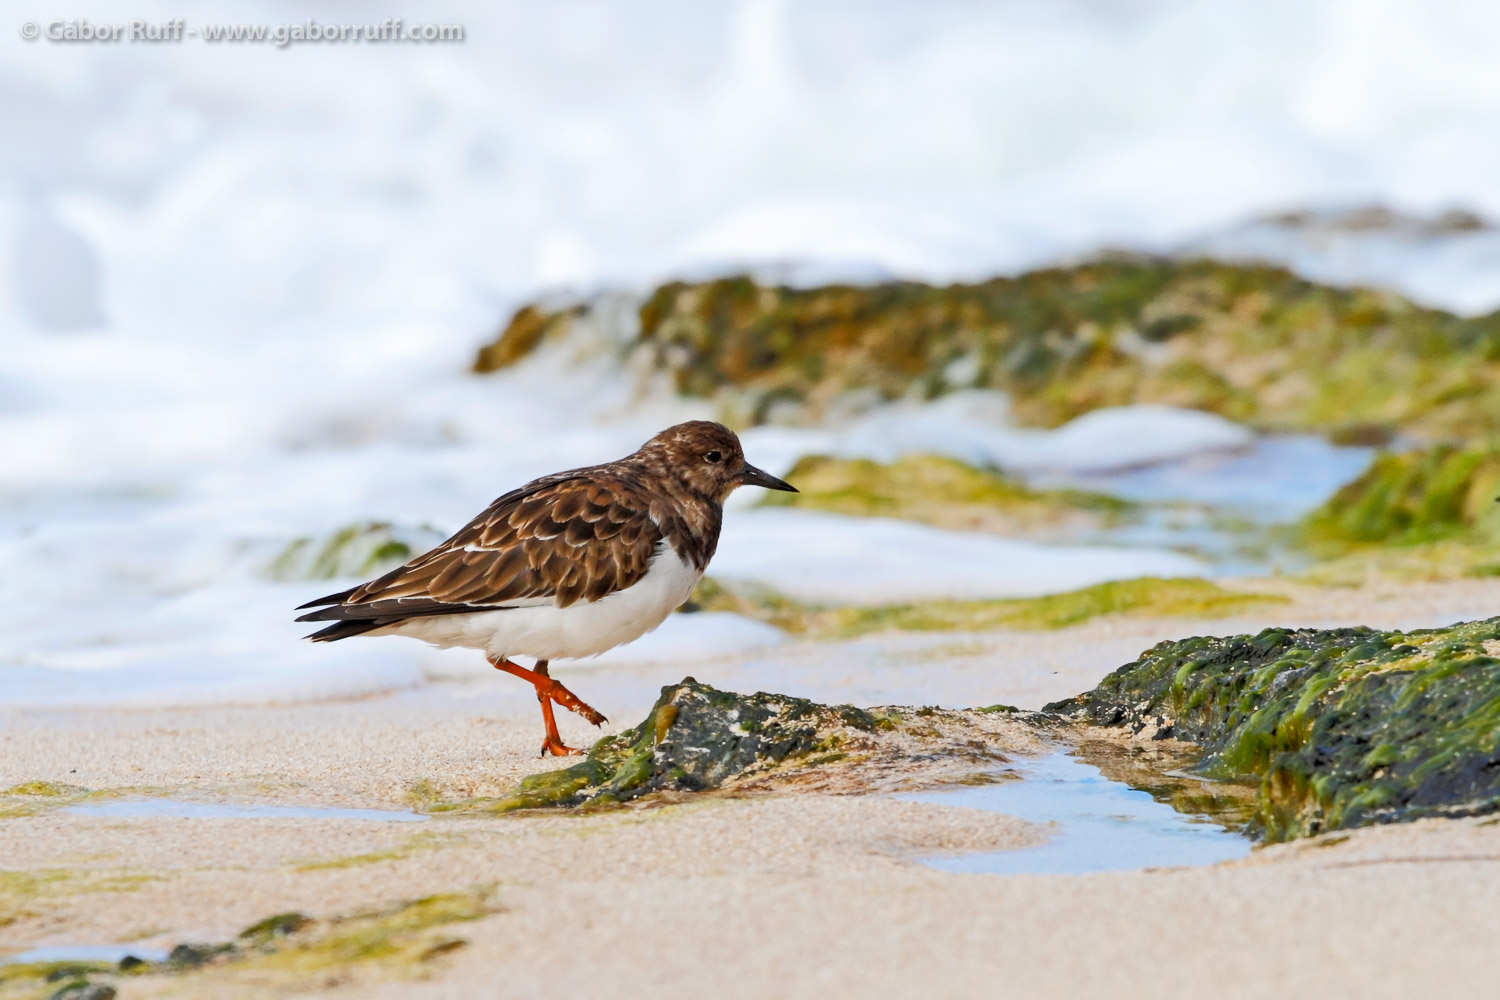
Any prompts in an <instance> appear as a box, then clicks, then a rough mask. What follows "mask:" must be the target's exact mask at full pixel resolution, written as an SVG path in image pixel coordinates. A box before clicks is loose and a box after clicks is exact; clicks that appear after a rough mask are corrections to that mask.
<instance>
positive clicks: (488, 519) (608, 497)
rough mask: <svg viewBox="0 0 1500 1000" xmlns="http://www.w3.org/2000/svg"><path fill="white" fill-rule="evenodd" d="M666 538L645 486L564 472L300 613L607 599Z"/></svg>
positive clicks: (639, 573)
mask: <svg viewBox="0 0 1500 1000" xmlns="http://www.w3.org/2000/svg"><path fill="white" fill-rule="evenodd" d="M590 471H593V470H590ZM661 540H662V533H661V530H660V529H659V528H658V527H657V526H656V523H655V522H654V521H652V520H651V517H650V515H649V513H648V510H647V502H646V501H645V499H644V498H643V497H641V496H640V494H639V491H638V489H637V488H635V487H634V486H632V485H631V484H629V483H627V482H624V481H622V480H619V479H604V478H600V477H599V476H597V475H585V474H583V473H562V474H559V475H557V476H549V477H547V478H545V479H539V480H537V481H535V482H533V483H530V484H528V485H526V486H524V487H522V488H521V489H519V490H515V491H513V492H511V493H507V494H506V495H505V496H503V497H501V498H499V499H498V500H496V501H495V502H494V503H492V504H490V506H489V507H488V508H486V509H485V511H484V512H483V513H482V514H480V515H479V516H478V517H476V518H475V519H474V520H473V521H470V522H469V523H468V524H467V525H466V526H465V527H464V528H463V529H462V530H460V531H459V532H458V533H457V534H456V535H454V536H453V537H452V538H450V539H448V540H447V541H445V542H443V543H442V544H441V545H439V546H438V547H437V548H435V549H433V550H432V551H430V552H427V553H425V554H423V555H420V556H418V557H417V558H415V559H413V560H411V561H410V562H408V563H407V564H406V565H404V566H400V567H398V568H396V569H394V570H392V571H391V572H389V573H387V574H385V575H384V576H382V577H379V578H377V579H374V580H371V581H370V582H369V583H366V584H363V585H361V586H358V587H355V588H354V589H353V590H349V591H345V592H344V593H342V594H331V595H329V596H328V597H326V598H322V599H320V600H318V601H314V602H312V603H311V604H308V605H304V607H312V606H314V605H318V604H327V605H331V606H329V607H324V608H321V609H320V610H318V611H314V612H311V613H309V614H306V615H303V616H302V617H300V618H298V619H297V620H298V621H351V620H356V621H361V622H364V621H369V620H371V619H388V620H387V621H383V622H381V624H391V623H393V622H395V621H399V620H401V619H403V618H412V617H416V616H420V615H440V614H455V613H462V612H467V611H487V610H492V609H495V608H502V607H506V606H507V605H514V604H515V603H525V604H532V603H536V602H537V601H538V600H548V601H549V602H555V603H556V604H557V605H558V606H559V607H567V606H568V605H570V604H572V603H574V602H575V601H579V600H586V601H597V600H599V599H600V598H601V597H604V596H606V595H608V594H612V593H614V592H615V591H617V590H623V589H625V588H626V587H629V586H630V585H631V584H633V583H635V582H636V581H637V580H639V579H641V577H643V576H645V575H646V570H647V568H648V566H649V564H650V561H651V557H652V555H654V554H655V552H656V549H657V546H658V544H659V543H660V542H661ZM299 610H300V609H299ZM377 627H378V626H377Z"/></svg>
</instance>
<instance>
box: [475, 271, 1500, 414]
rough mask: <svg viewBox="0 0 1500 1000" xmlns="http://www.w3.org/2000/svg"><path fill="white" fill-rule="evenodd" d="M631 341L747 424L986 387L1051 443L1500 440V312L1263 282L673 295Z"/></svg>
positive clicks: (1266, 275) (1131, 279) (1170, 278)
mask: <svg viewBox="0 0 1500 1000" xmlns="http://www.w3.org/2000/svg"><path fill="white" fill-rule="evenodd" d="M593 311H594V307H593V306H591V305H589V304H585V305H583V306H572V307H569V309H568V310H553V311H550V312H548V311H546V310H542V311H540V312H538V313H536V314H535V315H533V314H530V313H525V311H524V310H523V313H525V314H524V315H523V314H520V313H518V314H517V317H516V320H515V321H514V322H513V323H512V327H511V329H510V330H508V331H507V333H506V334H505V335H504V336H502V337H501V338H500V340H499V341H497V342H496V344H494V345H492V346H491V347H488V348H486V349H485V351H487V352H490V353H495V352H498V353H500V354H503V355H505V356H506V357H512V356H516V355H517V352H518V351H521V350H522V349H523V348H525V347H526V345H527V344H534V343H539V342H541V341H542V340H543V339H545V333H538V332H536V331H537V330H538V329H543V330H544V331H550V330H553V329H556V328H560V327H562V326H565V325H566V324H567V323H569V322H576V321H577V320H578V319H582V318H585V317H589V316H590V315H591V313H592V312H593ZM630 326H631V329H630V330H629V331H628V336H626V335H625V333H626V331H625V330H623V329H622V331H621V336H619V337H617V338H616V341H615V342H617V343H618V344H620V345H621V349H622V350H624V351H626V352H630V351H632V350H634V351H636V352H638V353H640V354H642V355H644V359H643V367H646V368H649V369H654V370H656V371H659V372H665V373H668V374H669V375H670V377H671V379H672V380H673V382H674V383H675V385H676V388H677V389H678V391H679V392H682V393H684V394H686V395H690V396H699V397H709V398H714V399H716V400H718V401H719V402H720V403H721V409H722V410H723V411H724V413H725V415H726V417H728V418H729V419H731V420H732V421H733V422H736V423H749V424H753V423H761V422H765V421H767V420H770V419H772V418H773V417H778V415H779V414H782V413H789V414H791V415H793V416H802V417H819V416H823V415H826V414H827V413H828V412H829V411H830V410H837V409H838V408H839V407H840V405H841V403H840V401H844V400H848V399H850V398H864V399H867V400H870V401H874V402H878V401H881V400H895V399H905V398H913V397H916V398H933V397H936V396H940V395H942V394H944V393H947V392H950V391H953V390H957V389H969V388H988V389H999V390H1003V391H1005V392H1007V393H1008V394H1009V395H1010V397H1011V398H1012V400H1013V403H1014V410H1015V415H1016V417H1017V419H1019V420H1020V421H1022V422H1024V423H1028V424H1037V425H1042V426H1056V425H1059V424H1062V423H1064V422H1066V421H1068V420H1070V419H1072V418H1073V417H1076V416H1078V415H1080V414H1082V413H1086V412H1088V411H1090V410H1093V409H1097V408H1099V407H1103V406H1111V405H1118V404H1126V403H1160V404H1167V405H1175V406H1185V407H1193V408H1197V409H1202V410H1208V411H1211V412H1214V413H1219V414H1222V415H1224V416H1226V417H1229V418H1230V419H1233V420H1238V421H1242V422H1247V423H1250V424H1253V425H1255V426H1257V427H1260V428H1262V429H1266V430H1280V431H1288V430H1313V431H1322V432H1328V433H1333V434H1336V435H1338V436H1339V437H1341V438H1344V439H1347V440H1359V441H1381V440H1385V439H1388V438H1389V436H1390V434H1391V433H1392V431H1393V430H1395V429H1401V430H1403V431H1405V432H1407V433H1411V434H1416V435H1420V436H1424V437H1427V438H1429V439H1432V440H1442V439H1447V438H1457V437H1460V436H1464V435H1472V434H1474V433H1475V432H1476V431H1495V430H1500V378H1497V375H1500V314H1495V315H1489V316H1483V317H1478V318H1472V319H1471V318H1463V317H1459V316H1455V315H1453V314H1451V313H1447V312H1443V311H1441V310H1436V309H1425V308H1422V307H1420V306H1417V305H1414V304H1413V303H1411V302H1409V301H1407V300H1405V299H1402V298H1400V297H1399V296H1396V295H1393V294H1389V293H1384V292H1377V291H1372V290H1368V289H1358V288H1356V289H1343V288H1333V287H1330V286H1327V285H1320V284H1317V283H1314V282H1310V281H1306V280H1303V279H1301V278H1298V277H1297V276H1296V275H1294V274H1292V273H1291V272H1290V271H1288V270H1285V269H1282V268H1277V267H1270V266H1264V265H1255V264H1229V263H1222V262H1218V261H1213V260H1174V259H1167V258H1153V257H1139V256H1112V257H1106V258H1102V259H1099V260H1094V261H1090V262H1087V263H1083V264H1079V265H1076V266H1072V267H1055V268H1047V269H1043V270H1036V271H1030V272H1027V273H1025V274H1022V275H1019V276H1017V277H1014V278H995V279H992V280H989V281H984V282H980V283H977V284H956V285H947V286H941V287H938V286H932V285H925V284H921V283H917V282H886V283H882V284H875V285H868V286H850V285H829V286H823V287H817V288H793V287H788V286H782V285H767V284H761V283H759V282H757V281H755V280H753V279H751V278H748V277H735V278H724V279H720V280H717V281H706V282H698V283H684V282H673V283H670V284H666V285H662V286H661V287H659V288H657V289H655V290H654V291H653V292H652V293H651V295H650V296H649V297H648V298H647V299H646V301H645V302H644V304H642V305H641V306H640V310H639V316H638V322H633V323H631V324H630ZM488 356H489V355H488V354H486V355H484V356H483V357H488ZM489 363H490V362H488V361H486V360H483V359H482V360H481V361H480V362H479V363H477V367H481V368H482V367H484V366H485V365H488V364H489Z"/></svg>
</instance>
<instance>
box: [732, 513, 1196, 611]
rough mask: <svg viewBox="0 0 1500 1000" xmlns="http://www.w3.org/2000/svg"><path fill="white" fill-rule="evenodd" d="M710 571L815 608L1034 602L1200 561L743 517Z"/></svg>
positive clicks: (904, 527)
mask: <svg viewBox="0 0 1500 1000" xmlns="http://www.w3.org/2000/svg"><path fill="white" fill-rule="evenodd" d="M733 516H734V522H735V523H734V530H733V531H731V532H726V533H725V536H724V540H723V541H722V542H721V543H720V545H719V552H718V554H717V555H716V556H715V557H714V564H713V568H712V572H713V574H714V575H715V576H717V577H723V578H724V579H726V580H745V581H749V582H752V583H758V584H761V585H762V586H766V587H770V588H772V589H774V590H778V591H780V592H782V593H784V594H787V595H789V596H791V597H794V598H797V599H799V600H803V601H809V602H813V603H817V604H833V605H842V604H860V605H879V604H894V603H898V602H901V601H910V600H935V599H942V598H985V597H1033V596H1036V595H1039V594H1050V593H1056V592H1059V591H1064V590H1073V589H1076V588H1079V587H1087V586H1090V585H1092V584H1096V583H1103V582H1105V581H1107V580H1121V579H1129V578H1131V577H1137V576H1191V575H1194V574H1198V573H1201V572H1203V570H1204V566H1203V564H1202V563H1199V562H1198V561H1197V560H1195V559H1191V558H1189V557H1187V556H1183V555H1179V554H1177V553H1174V552H1163V551H1160V550H1151V549H1125V548H1111V547H1107V546H1082V545H1079V546H1064V545H1037V544H1034V543H1031V542H1024V541H1019V540H1016V539H1011V538H995V537H990V536H984V535H974V534H971V533H968V532H961V531H945V530H943V529H942V528H933V527H929V526H928V525H925V524H913V523H911V522H908V521H894V520H890V519H887V518H849V517H840V516H839V515H837V514H825V513H821V512H817V511H800V510H748V511H739V512H736V513H735V515H733Z"/></svg>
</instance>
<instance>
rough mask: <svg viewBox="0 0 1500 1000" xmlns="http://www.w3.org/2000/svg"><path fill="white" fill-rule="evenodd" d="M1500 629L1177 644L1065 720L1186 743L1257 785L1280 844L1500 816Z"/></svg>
mask: <svg viewBox="0 0 1500 1000" xmlns="http://www.w3.org/2000/svg"><path fill="white" fill-rule="evenodd" d="M1497 654H1500V618H1494V619H1490V620H1488V621H1480V622H1469V623H1464V624H1459V625H1453V626H1451V627H1448V628H1441V629H1428V630H1422V631H1415V632H1407V633H1403V632H1381V631H1377V630H1374V629H1369V628H1343V629H1330V630H1320V629H1297V630H1283V629H1267V630H1265V631H1263V632H1261V633H1259V634H1258V635H1254V636H1249V635H1240V636H1231V637H1227V638H1205V637H1197V638H1191V639H1182V640H1178V641H1174V642H1164V643H1161V644H1160V645H1157V646H1155V647H1153V648H1152V649H1150V650H1147V651H1146V652H1145V653H1144V654H1143V655H1142V656H1141V658H1140V659H1139V660H1136V661H1135V662H1133V663H1128V664H1126V665H1125V666H1123V667H1121V668H1120V669H1119V670H1116V671H1115V672H1114V673H1112V674H1110V675H1109V676H1108V677H1106V678H1105V679H1104V681H1103V682H1101V683H1100V684H1099V686H1098V687H1097V688H1095V689H1094V690H1092V691H1090V692H1088V693H1087V694H1083V695H1080V696H1078V697H1076V698H1072V699H1069V700H1067V701H1063V702H1057V703H1055V704H1052V705H1048V706H1047V707H1046V711H1049V712H1058V713H1062V714H1065V715H1069V716H1072V717H1074V718H1077V719H1080V720H1085V721H1088V722H1092V723H1095V724H1098V725H1104V726H1128V727H1130V728H1131V729H1132V730H1134V731H1136V732H1138V733H1142V734H1144V733H1146V732H1150V733H1152V734H1153V736H1161V737H1165V736H1174V737H1176V738H1177V739H1182V740H1188V741H1191V742H1193V743H1197V744H1198V745H1200V746H1201V747H1203V748H1204V749H1205V750H1206V751H1207V752H1206V755H1205V757H1204V759H1203V761H1202V763H1201V764H1200V765H1199V766H1200V769H1202V770H1203V771H1204V772H1205V773H1208V774H1212V775H1219V776H1224V777H1254V778H1258V779H1259V780H1260V787H1259V790H1258V792H1257V795H1256V803H1255V812H1254V818H1253V820H1252V827H1253V828H1254V829H1255V830H1257V831H1258V832H1260V833H1261V834H1263V835H1264V836H1265V837H1266V838H1267V839H1269V840H1273V841H1276V840H1288V839H1292V838H1295V837H1301V836H1308V835H1312V834H1317V833H1321V832H1324V831H1327V830H1335V829H1341V828H1346V827H1355V826H1364V825H1369V824H1373V823H1387V822H1396V821H1402V820H1410V819H1416V818H1420V817H1423V816H1461V815H1473V814H1478V813H1486V812H1491V811H1495V810H1497V809H1500V658H1497Z"/></svg>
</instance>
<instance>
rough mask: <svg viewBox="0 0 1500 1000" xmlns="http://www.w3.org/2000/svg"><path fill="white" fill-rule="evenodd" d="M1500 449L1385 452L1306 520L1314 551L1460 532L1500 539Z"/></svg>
mask: <svg viewBox="0 0 1500 1000" xmlns="http://www.w3.org/2000/svg"><path fill="white" fill-rule="evenodd" d="M1497 495H1500V450H1497V449H1495V448H1494V447H1467V448H1460V447H1456V446H1453V445H1448V444H1442V445H1435V446H1433V447H1430V448H1425V449H1421V450H1418V451H1408V452H1382V453H1381V454H1380V455H1378V456H1376V458H1375V461H1374V462H1373V463H1371V465H1370V467H1369V469H1367V470H1366V471H1365V473H1364V475H1362V476H1360V477H1359V478H1358V479H1356V480H1354V481H1353V482H1351V483H1349V484H1348V485H1347V486H1345V487H1344V488H1343V489H1341V490H1339V491H1338V492H1337V493H1335V494H1334V495H1333V496H1332V497H1330V498H1329V499H1328V501H1327V502H1326V503H1324V504H1323V505H1322V506H1321V507H1319V508H1318V509H1317V510H1315V511H1313V512H1312V513H1311V514H1310V515H1308V517H1307V518H1306V519H1305V520H1304V522H1303V525H1302V535H1303V537H1304V540H1305V541H1306V542H1307V543H1308V544H1309V545H1311V546H1312V547H1314V548H1315V549H1318V550H1321V551H1324V552H1337V551H1346V550H1348V549H1351V548H1354V547H1356V546H1361V545H1419V544H1423V543H1427V542H1435V541H1441V540H1444V539H1449V538H1456V537H1459V536H1465V535H1467V536H1470V537H1469V540H1471V541H1473V542H1476V543H1481V544H1485V543H1487V544H1490V545H1493V544H1494V543H1495V542H1497V541H1500V506H1497V505H1496V503H1495V497H1496V496H1497Z"/></svg>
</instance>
